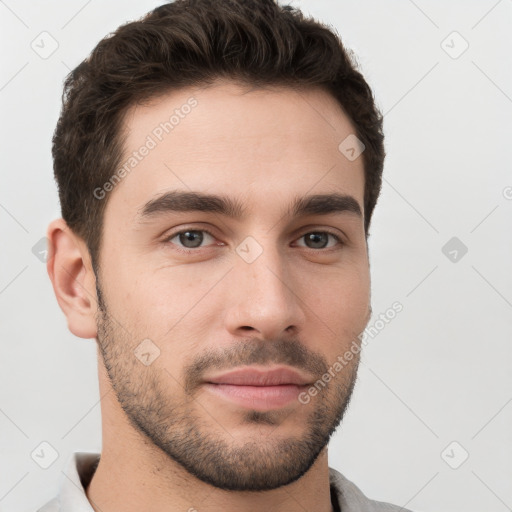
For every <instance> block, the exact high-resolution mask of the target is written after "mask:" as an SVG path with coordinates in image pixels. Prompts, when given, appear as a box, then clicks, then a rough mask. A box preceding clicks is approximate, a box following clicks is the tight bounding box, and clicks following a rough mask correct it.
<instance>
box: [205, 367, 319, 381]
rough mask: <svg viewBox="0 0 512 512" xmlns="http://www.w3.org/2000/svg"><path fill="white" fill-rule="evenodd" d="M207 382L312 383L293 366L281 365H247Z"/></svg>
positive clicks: (209, 379)
mask: <svg viewBox="0 0 512 512" xmlns="http://www.w3.org/2000/svg"><path fill="white" fill-rule="evenodd" d="M207 382H209V383H213V384H231V385H235V386H279V385H282V384H295V385H297V386H304V385H307V384H310V383H311V379H308V378H306V377H304V376H303V375H301V374H300V373H299V372H298V371H297V370H294V369H292V368H285V367H279V368H272V369H270V370H269V369H265V370H257V369H255V368H253V367H252V368H251V367H246V368H239V369H236V370H232V371H230V372H227V373H224V374H222V375H218V376H215V377H211V378H208V379H207Z"/></svg>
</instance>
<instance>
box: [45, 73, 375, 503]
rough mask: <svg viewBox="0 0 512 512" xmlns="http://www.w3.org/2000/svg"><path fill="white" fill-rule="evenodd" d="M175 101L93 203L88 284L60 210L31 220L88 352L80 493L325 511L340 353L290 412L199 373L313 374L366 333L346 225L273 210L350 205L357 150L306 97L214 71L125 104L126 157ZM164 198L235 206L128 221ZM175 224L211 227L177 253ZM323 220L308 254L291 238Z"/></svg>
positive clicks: (365, 278)
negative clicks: (308, 199) (192, 103)
mask: <svg viewBox="0 0 512 512" xmlns="http://www.w3.org/2000/svg"><path fill="white" fill-rule="evenodd" d="M192 96H193V97H194V98H195V99H196V100H197V102H198V104H197V106H196V107H195V108H194V109H192V111H191V112H190V114H188V115H187V116H186V117H185V118H183V119H181V120H180V123H179V124H178V125H177V126H175V128H174V129H173V130H172V132H170V133H168V134H166V135H165V136H164V138H163V140H162V141H161V142H159V143H158V145H157V146H156V147H155V148H154V149H152V150H151V151H150V152H149V154H148V155H147V156H146V157H145V158H144V159H143V160H142V161H141V162H139V163H138V165H137V167H136V168H135V169H134V170H133V171H132V172H130V173H129V174H127V176H126V177H125V178H124V179H123V180H122V181H121V182H120V183H119V184H117V185H116V187H115V188H114V190H113V191H112V192H110V193H109V195H108V196H107V197H106V198H105V199H103V200H107V201H108V202H107V206H106V210H105V217H104V228H103V235H102V246H101V251H100V258H99V263H100V265H99V269H98V275H97V276H96V275H95V273H94V271H93V268H92V265H91V260H90V257H89V253H88V251H87V247H86V245H85V243H84V241H83V240H82V239H80V238H79V237H78V236H76V235H75V234H74V233H73V232H72V231H71V230H70V229H69V228H68V227H67V226H66V224H65V222H64V221H63V220H62V219H57V220H55V221H54V222H52V223H51V224H50V226H49V229H48V238H49V239H50V242H51V246H52V248H53V254H52V257H51V258H50V259H49V261H48V272H49V275H50V278H51V280H52V283H53V286H54V290H55V294H56V296H57V299H58V302H59V305H60V306H61V308H62V310H63V311H64V313H65V315H66V317H67V321H68V326H69V329H70V331H71V332H72V333H74V334H75V335H77V336H79V337H82V338H96V340H97V346H98V368H99V381H100V393H101V396H102V400H101V408H102V434H103V450H102V456H101V461H100V463H99V466H98V469H97V470H96V473H95V475H94V477H93V479H92V482H91V484H90V485H89V487H88V488H87V496H88V498H89V500H90V502H91V505H92V506H93V508H94V509H95V510H96V511H98V512H99V511H102V512H107V511H108V512H121V511H123V512H131V511H139V510H145V511H149V512H156V511H163V510H165V511H166V512H174V511H178V510H179V511H183V510H193V509H196V510H198V511H205V512H214V511H223V512H234V511H237V512H245V511H260V510H267V511H273V512H274V511H275V512H279V511H284V510H286V511H287V512H290V511H301V512H302V511H303V510H311V511H313V510H314V511H318V512H328V511H331V510H332V505H331V499H330V491H329V480H328V459H327V443H328V439H329V437H330V435H331V434H332V433H333V431H334V430H335V428H336V427H337V426H338V424H339V423H340V421H341V419H342V416H343V413H344V411H345V409H346V406H347V405H348V403H349V400H350V396H351V392H352V389H353V386H354V384H355V381H356V374H357V366H358V363H359V357H358V353H357V354H355V355H354V358H353V359H352V360H351V361H349V362H347V364H346V366H344V367H343V369H342V370H341V371H339V372H337V373H336V376H335V378H333V379H332V380H330V382H329V383H328V384H327V385H326V386H325V388H324V389H322V391H320V392H319V393H318V394H317V395H315V396H312V397H311V400H310V402H309V403H308V404H302V403H300V402H299V401H297V400H293V401H292V402H291V403H289V404H287V405H285V406H283V407H281V408H279V409H276V410H267V411H265V410H258V411H257V410H252V409H251V408H248V407H242V406H240V405H237V404H234V403H233V402H231V401H229V400H227V399H225V398H223V397H219V396H217V395H214V394H213V393H211V392H210V391H208V390H207V389H206V388H205V386H203V385H202V379H204V378H206V377H207V376H211V375H213V374H214V373H217V374H219V373H223V372H224V371H227V370H230V369H233V368H235V367H241V366H246V365H247V366H254V367H256V368H259V369H265V368H268V367H270V366H275V365H276V364H286V365H288V366H290V367H292V368H297V369H298V370H299V371H300V372H301V374H302V375H306V376H308V378H310V379H311V382H315V381H317V380H318V379H321V377H322V374H323V373H324V371H326V370H327V369H328V368H329V367H332V365H333V364H334V363H335V361H337V358H338V356H340V355H342V354H344V353H345V352H346V351H347V350H348V349H349V347H350V345H351V343H352V342H353V341H354V340H357V335H358V334H359V333H361V332H362V331H363V330H364V328H365V327H366V325H367V323H368V320H369V318H370V311H371V308H370V274H369V263H368V252H367V243H366V237H365V232H364V220H363V217H362V216H357V215H356V214H354V213H352V212H347V211H346V212H343V213H330V214H323V215H319V214H314V215H307V216H303V217H292V216H287V215H285V214H286V210H287V207H288V205H289V204H291V203H292V202H293V200H294V199H295V198H296V197H302V196H306V195H311V194H328V193H333V192H336V193H339V194H347V195H350V196H352V197H353V198H354V199H355V200H356V201H357V202H358V203H359V205H360V207H361V210H362V213H363V215H364V200H363V198H364V168H363V165H364V164H363V159H362V157H359V158H357V159H356V160H354V161H349V160H348V159H347V158H346V157H345V156H344V155H343V154H342V153H341V152H340V151H339V150H338V145H339V144H340V142H341V141H343V140H344V139H345V138H346V137H347V136H348V135H350V134H353V133H354V132H355V130H354V128H353V126H352V124H351V122H350V121H349V119H348V118H347V116H346V115H345V113H344V112H343V110H342V109H341V107H340V106H339V105H338V103H337V102H336V101H335V99H334V98H332V97H331V96H330V95H329V94H328V93H326V92H324V91H322V90H319V89H310V90H303V91H300V92H299V91H295V90H293V89H291V88H283V87H276V88H267V89H265V90H261V89H260V90H249V89H248V88H247V87H242V86H240V85H238V84H236V83H234V82H221V81H219V82H216V83H215V84H214V85H212V86H210V87H207V88H204V87H203V88H186V89H182V90H179V91H173V92H171V93H168V94H165V95H163V96H160V97H158V98H153V99H152V100H151V101H149V102H145V103H144V104H139V105H137V106H134V107H132V108H130V109H129V111H128V112H127V115H126V117H125V129H126V139H125V145H124V147H125V153H126V155H129V154H131V152H132V151H135V150H137V148H140V146H141V145H142V144H144V141H145V140H146V138H147V136H148V134H151V133H152V130H153V129H154V128H155V126H158V125H159V123H161V122H162V121H164V120H166V119H168V118H169V115H170V114H169V113H172V111H173V110H174V109H175V108H179V107H180V106H181V105H183V104H184V103H186V102H187V100H188V99H189V98H190V97H192ZM171 190H182V191H191V190H193V191H198V192H202V193H209V194H219V195H224V196H228V197H230V198H232V199H236V200H237V201H238V202H240V203H241V204H242V205H243V207H244V208H245V209H246V212H247V215H246V217H244V218H240V219H234V218H229V217H226V216H223V215H220V214H218V213H211V212H198V211H192V212H179V213H176V212H166V213H162V214H159V215H154V216H151V217H148V218H143V217H142V216H141V212H142V209H143V208H144V205H146V204H147V203H148V201H150V200H152V199H155V198H157V197H159V196H160V195H161V194H163V193H165V192H168V191H171ZM187 229H189V230H194V231H196V230H201V229H207V230H208V231H210V232H211V233H212V235H211V236H210V235H208V234H206V233H204V232H201V233H202V234H203V241H202V245H200V246H199V247H193V245H194V244H192V243H191V242H189V245H188V248H189V251H190V252H188V253H183V252H180V251H179V249H180V248H181V249H185V250H186V249H187V246H186V245H184V244H186V243H187V240H186V239H185V240H184V239H183V237H181V238H180V237H179V236H176V232H178V231H180V230H181V231H186V230H187ZM326 230H327V231H331V232H333V233H335V234H337V235H338V236H339V237H340V239H341V241H342V243H341V244H340V242H338V241H337V240H336V239H335V238H333V237H331V236H323V235H320V236H321V238H320V241H323V243H324V245H325V246H326V247H325V248H322V247H320V245H316V246H314V245H313V246H308V244H307V240H306V239H307V237H306V236H304V235H307V234H309V233H320V234H321V233H325V231H326ZM171 235H172V236H171ZM196 235H197V234H196ZM248 236H251V237H252V238H253V239H254V240H255V241H256V242H257V244H258V245H259V247H260V248H261V250H262V253H261V254H260V255H259V257H258V258H256V259H255V260H254V261H252V262H251V263H248V262H247V261H246V260H244V259H243V258H242V257H241V256H240V254H239V253H237V251H236V249H237V247H238V246H240V244H241V243H242V242H243V241H244V239H245V238H246V237H248ZM251 250H253V249H251ZM194 251H195V252H194ZM98 290H99V291H100V292H101V297H100V303H99V304H98ZM145 339H149V340H151V343H152V344H153V345H154V346H155V347H158V350H159V351H160V353H159V356H158V357H157V358H156V359H155V360H154V361H153V362H152V363H151V364H150V365H147V366H146V365H145V364H143V363H141V361H140V360H139V359H138V358H137V357H135V355H134V350H136V348H137V347H138V346H139V344H140V343H141V342H142V340H145ZM153 345H151V346H152V347H153ZM198 362H202V365H201V364H198ZM194 370H195V371H194ZM230 485H231V487H232V488H229V486H230Z"/></svg>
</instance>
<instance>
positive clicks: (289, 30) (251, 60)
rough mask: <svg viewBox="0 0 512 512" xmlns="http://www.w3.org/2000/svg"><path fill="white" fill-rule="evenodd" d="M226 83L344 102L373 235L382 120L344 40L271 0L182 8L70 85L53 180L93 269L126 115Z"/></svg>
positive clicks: (116, 41)
mask: <svg viewBox="0 0 512 512" xmlns="http://www.w3.org/2000/svg"><path fill="white" fill-rule="evenodd" d="M219 78H228V79H234V80H237V81H239V82H241V83H246V84H248V85H252V86H254V87H265V86H271V85H284V86H290V87H320V88H323V89H325V90H326V91H328V92H329V93H330V94H332V95H333V96H334V97H335V98H336V99H337V101H338V102H339V103H340V105H341V106H342V107H343V109H344V111H345V112H346V113H347V115H348V116H349V118H350V119H351V121H352V123H353V125H354V127H355V130H356V136H357V137H358V138H359V139H360V140H361V141H362V142H363V144H364V145H365V151H364V153H363V155H362V156H363V162H364V168H365V194H364V209H365V232H366V236H368V228H369V225H370V220H371V216H372V212H373V209H374V207H375V204H376V202H377V198H378V196H379V194H380V189H381V184H382V169H383V164H384V157H385V151H384V135H383V132H382V115H381V113H380V112H379V110H378V109H377V107H376V105H375V102H374V98H373V95H372V91H371V89H370V87H369V86H368V84H367V83H366V81H365V79H364V78H363V76H362V74H361V73H360V72H359V71H358V70H357V65H356V64H355V63H354V62H353V60H352V58H351V56H350V53H349V52H348V51H347V50H346V49H345V48H344V47H343V45H342V42H341V39H340V37H339V36H338V35H337V34H336V33H335V32H333V31H332V30H331V29H329V28H327V26H325V25H323V24H321V23H319V22H317V21H315V20H313V19H311V18H305V17H304V15H303V14H302V13H301V12H300V11H299V10H298V9H296V8H293V7H291V6H287V5H285V6H281V5H279V4H277V3H276V2H275V1H274V0H176V1H174V2H171V3H167V4H164V5H162V6H160V7H158V8H156V9H154V10H153V11H151V12H149V13H148V14H147V15H146V16H144V17H143V18H142V19H140V20H138V21H135V22H131V23H127V24H125V25H122V26H120V27H119V28H118V29H117V30H116V31H115V32H114V33H113V34H109V35H108V36H106V37H105V38H104V39H103V40H102V41H100V42H99V43H98V45H97V46H96V48H95V49H94V50H93V51H92V53H91V54H90V55H89V57H88V58H86V59H85V60H84V61H83V62H82V63H81V64H79V65H78V66H77V67H76V68H75V69H74V70H73V71H71V72H70V73H69V75H68V76H67V77H66V80H65V84H64V91H63V96H62V104H63V105H62V112H61V115H60V118H59V120H58V123H57V127H56V129H55V133H54V136H53V147H52V154H53V159H54V172H55V178H56V180H57V184H58V188H59V198H60V203H61V209H62V216H63V218H64V220H65V221H66V223H67V224H68V226H69V227H70V228H71V229H72V230H73V231H74V232H75V233H76V234H77V235H79V236H80V237H81V238H83V239H84V241H85V242H86V244H87V247H88V249H89V252H90V254H91V257H92V262H93V265H95V263H96V262H97V261H98V256H99V250H100V244H101V233H102V225H103V212H104V209H105V205H106V202H107V200H106V199H105V200H98V199H97V198H96V197H95V195H94V193H93V192H94V190H95V189H97V187H101V186H102V185H103V184H104V183H105V182H106V181H108V179H109V178H110V177H111V176H112V175H113V174H114V172H115V170H116V168H117V167H118V166H119V164H120V161H121V158H122V153H123V140H122V136H121V126H122V121H123V115H124V114H125V112H126V111H127V109H128V108H129V107H130V106H132V105H133V104H135V103H136V102H138V101H143V100H145V99H149V98H151V97H153V96H155V95H159V94H162V93H165V92H167V91H171V90H176V89H179V88H184V87H187V86H197V85H206V84H210V83H213V82H214V81H215V80H216V79H219ZM340 142H341V141H340Z"/></svg>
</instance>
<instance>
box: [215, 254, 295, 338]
mask: <svg viewBox="0 0 512 512" xmlns="http://www.w3.org/2000/svg"><path fill="white" fill-rule="evenodd" d="M297 277H299V274H298V272H296V273H293V272H292V269H290V268H289V266H287V264H286V262H285V261H283V255H282V254H281V255H280V254H279V250H278V249H277V248H274V249H271V248H269V247H266V248H265V249H264V250H263V252H262V253H261V254H260V256H259V257H258V258H257V259H256V260H255V261H252V262H251V263H248V262H247V261H245V260H244V259H243V258H241V257H238V256H237V257H236V261H235V268H234V269H233V270H232V271H231V272H230V276H229V280H230V285H229V294H228V297H227V302H226V304H227V308H226V317H225V323H226V328H227V330H228V331H229V333H230V334H231V335H233V336H235V337H238V336H242V337H243V336H257V337H258V338H262V339H268V340H276V339H282V338H283V337H290V336H297V335H298V334H299V333H300V332H301V330H302V328H303V325H304V320H305V311H304V307H305V303H304V300H303V298H302V297H301V286H300V285H301V283H300V279H297Z"/></svg>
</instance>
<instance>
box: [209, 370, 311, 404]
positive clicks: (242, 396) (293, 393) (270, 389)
mask: <svg viewBox="0 0 512 512" xmlns="http://www.w3.org/2000/svg"><path fill="white" fill-rule="evenodd" d="M310 382H311V379H308V378H306V377H305V376H303V375H301V374H300V373H299V372H297V371H295V370H293V369H291V368H284V367H279V368H273V369H271V370H268V369H267V370H257V369H255V368H253V367H252V368H243V369H237V370H233V371H230V372H228V373H224V374H223V375H218V376H215V377H211V378H208V379H207V381H206V382H205V384H204V387H205V388H206V389H207V390H208V391H210V392H211V393H212V394H214V395H216V396H218V397H221V398H223V399H225V400H228V401H230V402H231V403H234V404H236V405H238V406H242V407H245V408H247V409H252V410H258V411H268V410H274V409H280V408H282V407H285V406H286V405H288V404H289V403H290V402H295V403H296V404H298V403H299V402H298V395H299V394H300V393H301V392H302V391H304V390H305V389H306V388H307V387H308V386H309V385H310Z"/></svg>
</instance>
